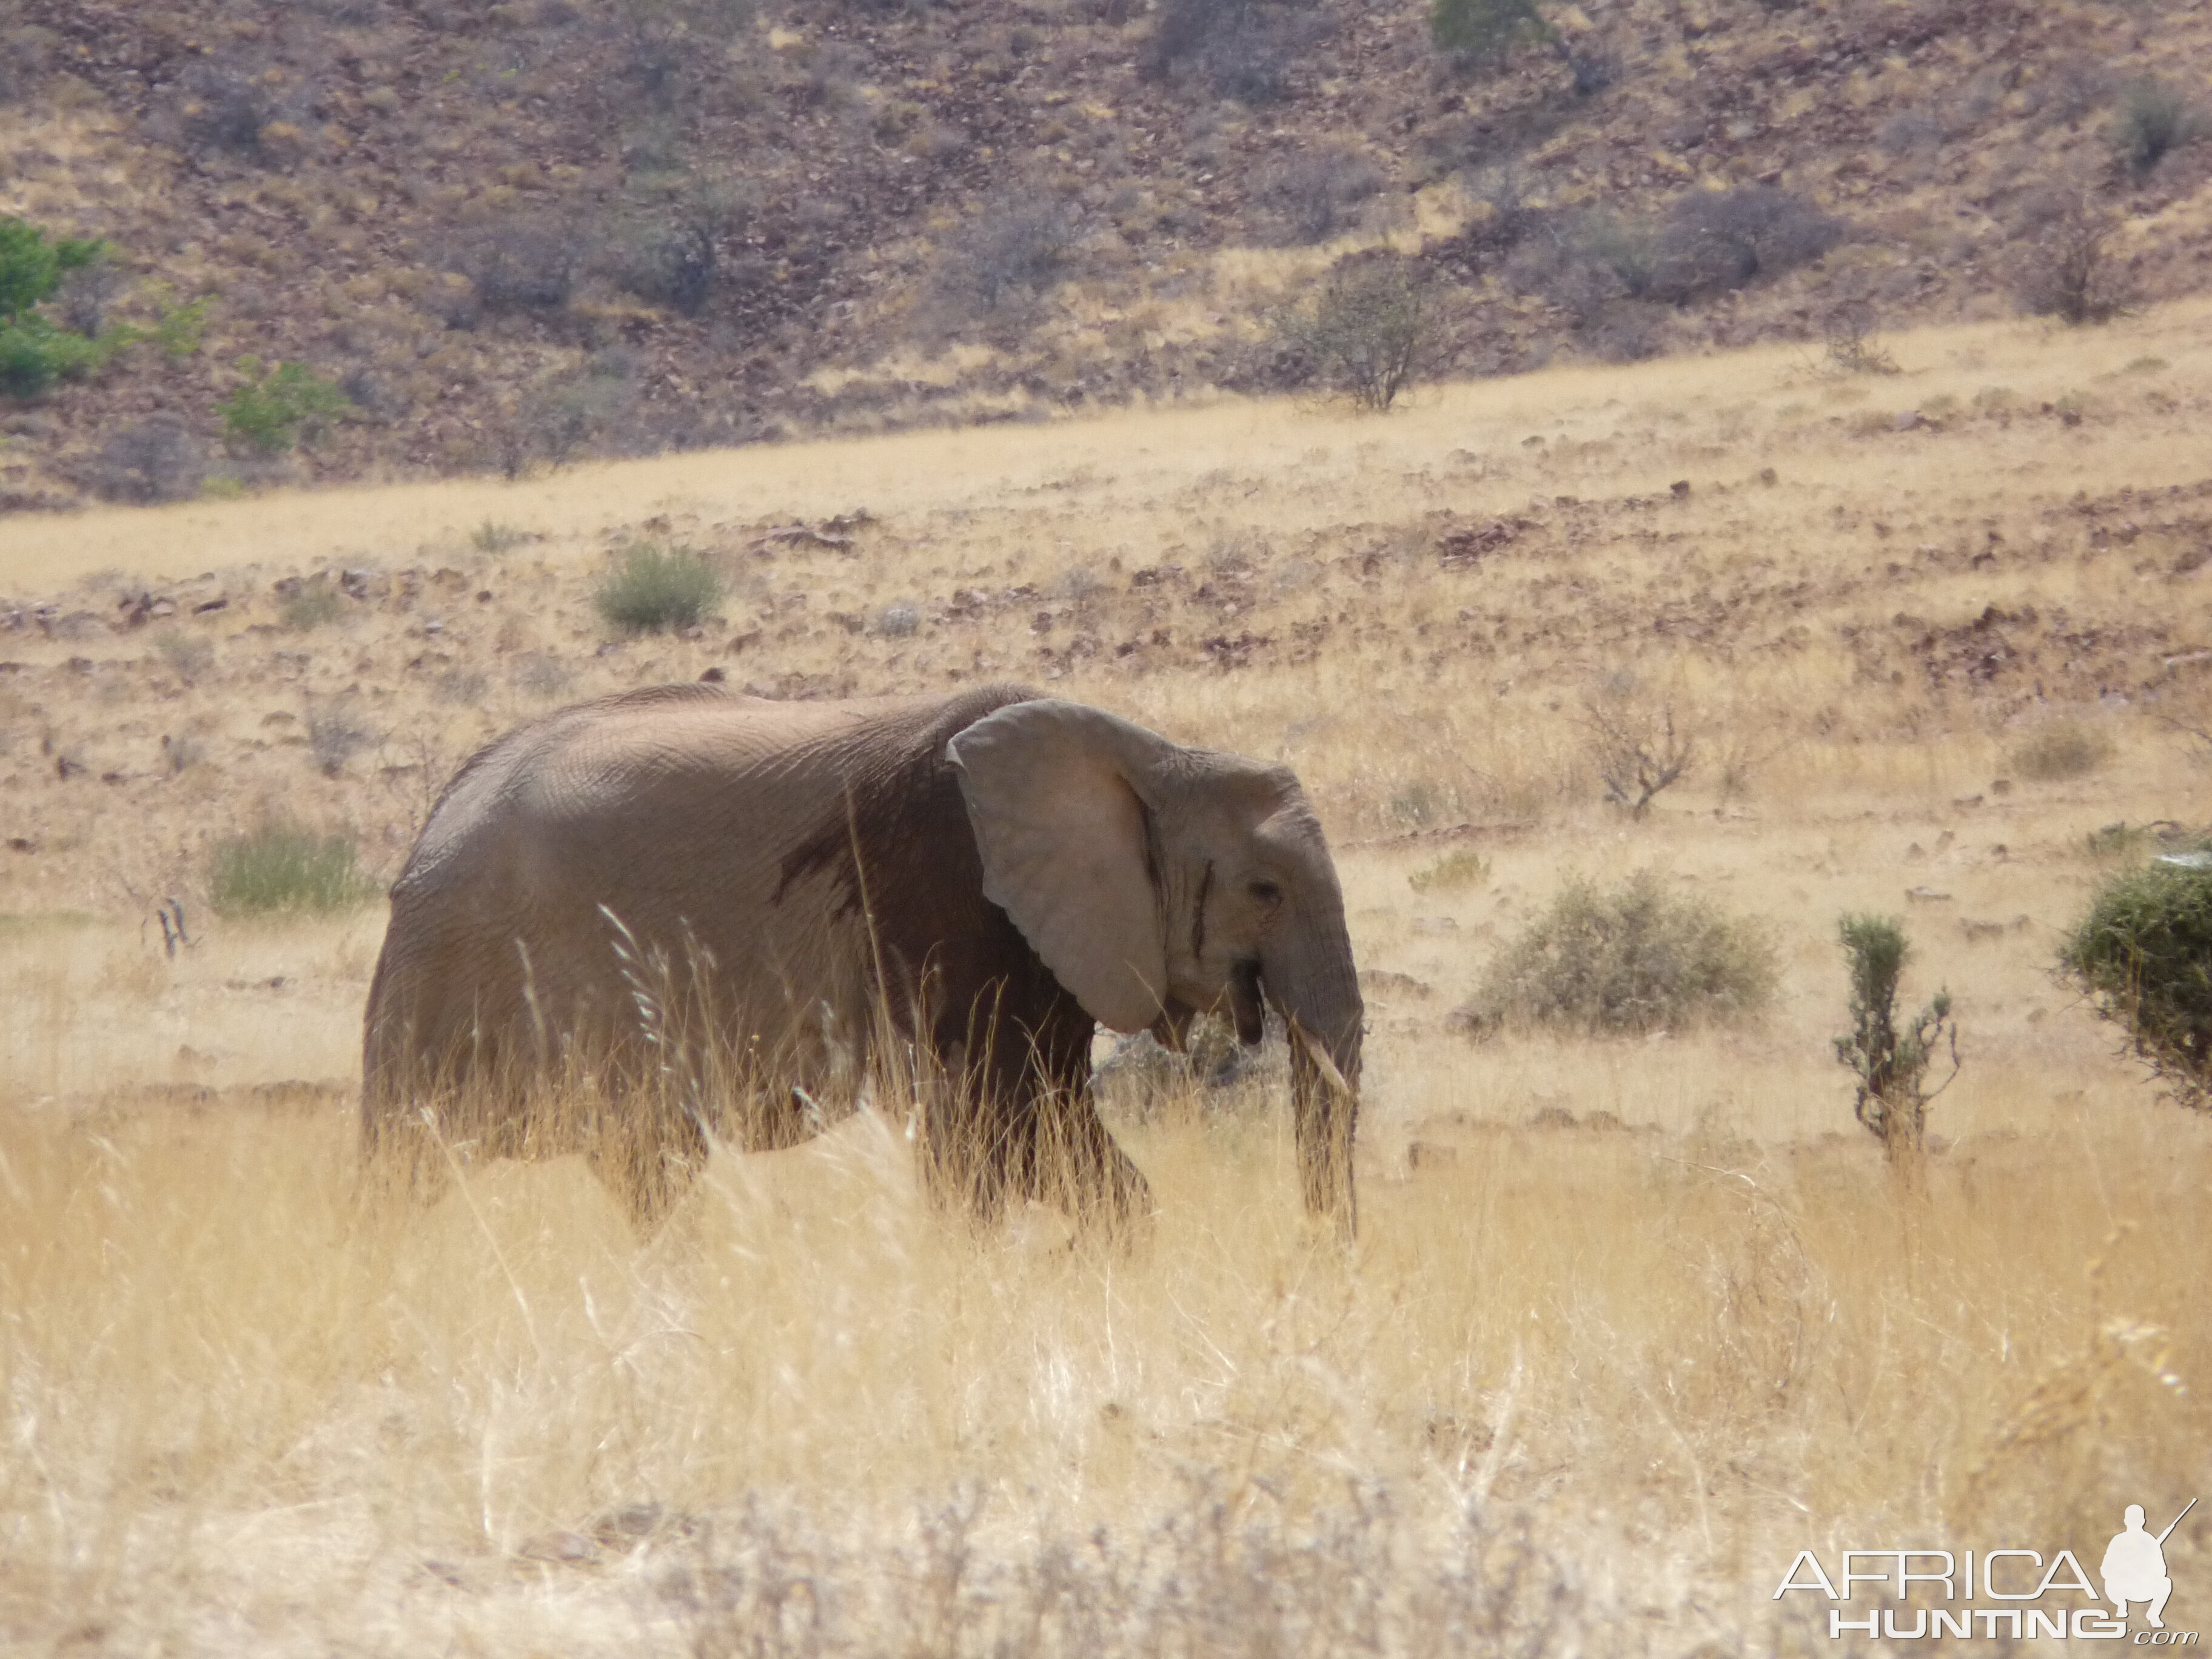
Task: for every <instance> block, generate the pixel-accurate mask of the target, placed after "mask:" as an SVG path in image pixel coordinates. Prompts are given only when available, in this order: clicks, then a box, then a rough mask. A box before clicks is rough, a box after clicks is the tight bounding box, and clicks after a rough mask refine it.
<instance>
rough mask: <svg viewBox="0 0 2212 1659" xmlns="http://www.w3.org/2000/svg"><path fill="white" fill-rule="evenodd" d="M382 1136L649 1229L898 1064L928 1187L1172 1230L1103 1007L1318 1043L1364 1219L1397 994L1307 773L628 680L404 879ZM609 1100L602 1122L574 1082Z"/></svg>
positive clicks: (371, 1082) (1085, 709) (498, 751)
mask: <svg viewBox="0 0 2212 1659" xmlns="http://www.w3.org/2000/svg"><path fill="white" fill-rule="evenodd" d="M391 904H392V915H391V922H390V926H389V927H388V930H387V932H386V938H385V941H384V947H383V951H382V952H381V954H380V957H379V959H378V962H377V965H376V972H375V976H374V980H373V981H372V983H371V986H370V989H369V994H368V1009H367V1013H366V1018H365V1020H364V1036H363V1054H362V1076H363V1090H362V1139H363V1146H364V1151H365V1153H366V1154H367V1156H368V1160H369V1162H370V1164H371V1166H372V1167H374V1166H375V1164H377V1163H378V1161H379V1160H385V1161H386V1164H387V1165H388V1162H389V1155H391V1154H393V1153H395V1152H404V1153H405V1155H406V1167H407V1168H408V1169H409V1170H410V1171H411V1172H412V1174H413V1176H414V1177H415V1178H416V1179H417V1180H425V1179H427V1180H428V1181H431V1182H436V1181H437V1180H439V1179H441V1176H440V1174H439V1171H441V1170H443V1169H444V1168H446V1167H447V1164H450V1162H451V1161H452V1159H453V1158H454V1157H455V1156H457V1155H458V1154H457V1152H456V1151H455V1149H456V1148H457V1147H465V1148H467V1149H469V1150H471V1151H473V1152H478V1153H482V1154H485V1155H490V1156H501V1155H507V1156H537V1155H550V1154H552V1153H556V1152H568V1151H584V1152H586V1153H587V1154H590V1155H591V1156H592V1157H593V1158H594V1159H595V1160H596V1166H597V1168H598V1170H599V1173H600V1175H601V1176H603V1177H604V1178H605V1179H606V1181H607V1182H608V1184H609V1185H610V1186H611V1187H613V1188H615V1189H616V1191H617V1194H618V1195H620V1196H622V1197H623V1198H624V1199H626V1200H627V1201H628V1202H629V1206H630V1208H631V1212H632V1215H633V1218H634V1219H635V1221H636V1223H637V1224H638V1225H639V1226H640V1228H641V1230H644V1231H651V1229H652V1228H653V1226H654V1225H657V1223H658V1221H659V1218H660V1217H661V1216H662V1215H664V1214H665V1212H666V1210H667V1208H668V1207H669V1206H670V1205H671V1203H672V1202H673V1201H674V1200H675V1199H676V1198H677V1197H678V1196H680V1194H682V1192H683V1191H684V1189H685V1188H686V1187H687V1185H688V1183H689V1182H690V1177H691V1176H692V1175H693V1173H694V1172H696V1170H697V1169H698V1168H699V1167H700V1165H701V1164H703V1162H704V1160H705V1158H706V1156H707V1154H708V1151H709V1149H710V1147H711V1146H713V1145H714V1144H717V1143H720V1144H723V1145H728V1146H735V1147H737V1148H738V1149H739V1150H743V1151H749V1152H758V1151H769V1150H775V1149H778V1148H781V1147H785V1146H793V1145H795V1144H797V1143H799V1142H800V1141H802V1140H804V1139H807V1138H808V1137H810V1136H811V1135H812V1134H814V1133H817V1132H818V1131H820V1130H821V1129H823V1128H824V1127H827V1126H828V1125H829V1123H831V1122H833V1121H837V1120H838V1119H840V1118H842V1117H843V1116H845V1115H848V1114H849V1113H851V1112H853V1111H854V1110H857V1109H860V1106H861V1105H862V1104H863V1103H866V1100H867V1099H868V1097H869V1092H870V1090H871V1088H874V1089H875V1090H876V1091H877V1093H876V1096H875V1097H876V1098H877V1099H878V1101H880V1100H882V1099H883V1098H884V1085H890V1086H891V1087H892V1088H893V1089H894V1090H896V1092H897V1093H898V1094H899V1095H900V1096H902V1097H905V1098H909V1099H911V1100H912V1101H913V1102H914V1103H915V1105H914V1108H913V1109H912V1112H911V1115H910V1116H909V1119H908V1135H909V1138H911V1139H914V1140H915V1142H916V1152H917V1156H918V1158H919V1161H920V1164H921V1172H922V1174H923V1176H924V1177H925V1182H926V1185H927V1187H928V1188H929V1189H930V1190H931V1191H932V1192H933V1194H934V1195H936V1196H937V1197H938V1198H939V1199H940V1200H943V1201H945V1203H947V1204H949V1205H951V1206H953V1207H956V1208H957V1207H959V1206H965V1208H966V1210H967V1211H968V1212H969V1213H970V1214H971V1215H972V1216H973V1217H974V1218H975V1219H977V1220H978V1221H981V1222H987V1221H988V1220H990V1219H991V1218H993V1217H994V1216H995V1215H997V1214H998V1213H1000V1212H1001V1210H1002V1209H1003V1207H1004V1206H1005V1205H1006V1203H1007V1202H1008V1201H1009V1200H1013V1201H1019V1200H1024V1199H1030V1198H1034V1199H1037V1200H1042V1201H1046V1202H1056V1203H1060V1204H1062V1205H1063V1206H1065V1207H1066V1208H1067V1209H1068V1210H1069V1211H1070V1212H1072V1214H1073V1216H1074V1217H1075V1218H1076V1219H1077V1220H1078V1221H1079V1223H1085V1224H1088V1223H1091V1222H1103V1224H1105V1225H1109V1226H1124V1225H1129V1224H1132V1223H1141V1222H1142V1221H1144V1220H1145V1219H1146V1218H1149V1217H1150V1215H1151V1214H1152V1203H1151V1196H1150V1189H1149V1188H1148V1186H1147V1184H1146V1181H1145V1178H1144V1176H1142V1175H1141V1174H1140V1173H1139V1171H1138V1170H1137V1168H1136V1166H1135V1165H1134V1164H1133V1163H1132V1162H1131V1161H1130V1159H1129V1158H1127V1155H1126V1154H1124V1153H1123V1152H1122V1151H1121V1148H1120V1147H1119V1146H1116V1145H1115V1141H1114V1139H1113V1137H1112V1135H1111V1133H1109V1130H1108V1129H1107V1127H1106V1126H1105V1124H1104V1123H1103V1121H1102V1120H1101V1119H1100V1117H1099V1115H1098V1113H1097V1107H1096V1104H1095V1102H1094V1100H1093V1097H1092V1094H1091V1047H1092V1042H1093V1038H1094V1036H1095V1035H1096V1032H1097V1027H1099V1026H1101V1025H1103V1026H1105V1027H1107V1028H1109V1030H1114V1031H1119V1032H1134V1031H1138V1030H1151V1031H1152V1032H1153V1033H1154V1035H1155V1036H1158V1037H1159V1038H1160V1040H1161V1041H1163V1042H1167V1043H1169V1044H1170V1046H1173V1047H1180V1046H1181V1043H1182V1037H1183V1035H1184V1033H1185V1031H1186V1030H1188V1025H1189V1023H1190V1021H1191V1020H1192V1019H1193V1018H1194V1017H1195V1016H1196V1015H1198V1014H1200V1013H1201V1012H1209V1011H1218V1012H1224V1013H1225V1014H1227V1015H1228V1016H1230V1017H1231V1018H1233V1019H1234V1022H1235V1024H1236V1029H1237V1035H1238V1037H1239V1039H1240V1040H1241V1041H1242V1042H1243V1043H1245V1044H1247V1045H1250V1044H1254V1043H1256V1042H1259V1040H1260V1038H1261V1032H1262V1023H1263V1020H1264V1018H1265V1013H1266V1009H1267V1007H1269V1006H1272V1007H1273V1008H1274V1009H1275V1010H1276V1011H1277V1012H1279V1014H1280V1016H1281V1017H1282V1019H1283V1021H1284V1022H1285V1029H1286V1030H1287V1032H1288V1035H1289V1044H1290V1050H1291V1096H1292V1106H1293V1113H1294V1127H1295V1141H1296V1148H1297V1161H1298V1166H1299V1170H1300V1176H1301V1181H1302V1185H1303V1188H1304V1202H1305V1205H1306V1206H1307V1209H1308V1210H1309V1211H1310V1212H1311V1213H1312V1214H1313V1215H1314V1216H1315V1217H1316V1219H1317V1220H1319V1221H1320V1222H1322V1224H1323V1225H1333V1226H1334V1228H1335V1230H1336V1231H1338V1232H1339V1233H1340V1234H1341V1235H1342V1236H1344V1237H1350V1236H1351V1235H1352V1231H1353V1228H1354V1226H1355V1225H1356V1219H1357V1217H1356V1209H1355V1200H1354V1192H1353V1184H1352V1141H1353V1135H1354V1132H1355V1128H1356V1124H1357V1119H1358V1080H1359V1072H1360V1045H1361V1040H1362V1032H1363V1019H1364V1010H1363V1008H1362V1006H1361V1001H1360V995H1359V988H1358V975H1357V974H1356V972H1355V969H1354V967H1353V963H1352V948H1351V944H1350V940H1349V938H1348V936H1347V934H1346V927H1345V917H1344V900H1343V894H1342V891H1341V889H1340V886H1339V884H1338V881H1337V876H1336V871H1335V866H1334V863H1333V862H1332V860H1331V859H1330V856H1329V853H1328V845H1327V843H1326V842H1325V841H1324V839H1323V837H1322V829H1321V824H1320V823H1319V821H1318V820H1317V819H1316V817H1315V815H1314V812H1313V810H1312V808H1311V807H1310V805H1309V804H1308V802H1307V800H1306V797H1305V794H1304V791H1303V790H1302V789H1301V787H1299V784H1298V781H1297V778H1296V777H1295V776H1293V775H1292V774H1291V772H1290V771H1289V769H1286V768H1284V767H1281V766H1271V765H1266V764H1262V763H1259V762H1256V761H1252V760H1247V759H1243V758H1241V757H1237V756H1233V755H1228V754H1221V753H1217V752H1214V751H1212V750H1204V749H1196V748H1187V747H1184V746H1182V745H1180V744H1176V743H1173V742H1170V740H1169V739H1167V738H1164V737H1161V736H1160V735H1158V733H1156V732H1151V731H1148V730H1146V728H1145V727H1143V726H1137V725H1134V724H1133V723H1131V722H1130V721H1128V720H1123V719H1121V718H1120V717H1118V716H1116V715H1114V714H1108V713H1106V712H1105V711H1103V710H1102V709H1098V708H1091V707H1089V706H1086V705H1085V704H1081V703H1077V702H1066V701H1062V700H1060V699H1056V698H1053V697H1048V696H1042V695H1041V694H1039V693H1038V692H1036V691H1034V690H1030V689H1029V688H1026V687H1024V686H1019V685H986V686H981V687H975V688H971V689H968V690H961V691H958V692H957V693H954V694H951V695H941V696H921V697H906V698H887V699H870V700H865V701H848V702H777V701H771V700H767V699H762V698H756V697H751V696H741V695H738V694H736V693H734V692H732V691H729V690H726V689H725V688H723V687H721V686H720V685H718V684H688V685H675V686H664V687H658V688H654V689H650V690H636V691H630V692H625V693H622V694H619V695H617V696H608V697H604V698H601V699H599V700H598V701H596V702H586V703H582V704H579V705H577V706H575V707H573V708H566V709H563V710H561V711H559V712H557V713H555V714H549V715H546V716H544V717H543V718H541V719H539V720H535V721H532V723H530V724H528V725H526V726H521V727H519V728H518V729H516V730H515V731H513V732H509V733H508V734H507V736H506V737H504V738H501V739H499V740H498V741H496V742H495V743H493V744H491V745H490V746H489V747H488V748H486V749H484V750H483V751H481V752H480V753H478V754H477V756H476V757H474V758H472V759H471V760H470V761H469V762H468V763H466V764H465V766H463V768H462V769H460V771H459V773H457V774H456V775H455V776H454V777H453V781H451V782H450V783H449V784H447V787H446V788H445V790H444V792H443V793H442V794H441V796H440V798H439V799H438V800H437V802H436V804H435V806H434V807H433V808H432V810H431V812H430V815H429V817H428V822H427V823H426V824H425V826H424V828H423V829H422V835H421V837H420V839H419V840H418V841H417V842H416V846H415V848H414V849H413V851H412V853H411V854H410V856H409V858H408V860H407V863H406V865H405V866H404V869H403V871H402V872H401V873H400V876H399V878H398V881H397V882H396V883H395V884H393V886H392V890H391ZM578 1100H583V1101H586V1103H587V1104H586V1106H584V1107H578V1106H577V1105H576V1104H575V1103H576V1102H577V1101H578Z"/></svg>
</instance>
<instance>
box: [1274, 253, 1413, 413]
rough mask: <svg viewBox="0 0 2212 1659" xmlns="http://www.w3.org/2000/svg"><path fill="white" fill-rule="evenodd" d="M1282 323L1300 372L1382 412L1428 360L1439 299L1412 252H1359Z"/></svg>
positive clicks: (1358, 405)
mask: <svg viewBox="0 0 2212 1659" xmlns="http://www.w3.org/2000/svg"><path fill="white" fill-rule="evenodd" d="M1282 331H1283V333H1284V334H1285V337H1287V339H1288V340H1289V341H1290V343H1291V347H1292V349H1293V351H1294V352H1295V354H1296V356H1297V360H1298V362H1297V367H1296V368H1294V369H1293V370H1292V373H1293V374H1294V376H1295V377H1296V378H1297V380H1300V381H1301V382H1302V383H1304V384H1306V385H1310V386H1321V387H1323V388H1325V389H1326V390H1328V391H1330V392H1335V393H1337V394H1339V395H1340V396H1341V397H1343V398H1346V399H1348V400H1349V401H1350V402H1351V404H1352V407H1354V408H1355V409H1363V410H1369V411H1370V412H1373V413H1375V414H1382V413H1383V412H1384V411H1386V410H1389V407H1390V405H1391V404H1394V403H1395V402H1396V401H1397V399H1398V394H1399V393H1400V392H1403V391H1405V390H1406V388H1407V386H1411V385H1412V384H1413V382H1414V381H1415V380H1417V379H1419V376H1420V374H1421V373H1422V371H1423V369H1424V368H1425V366H1426V363H1425V360H1426V357H1427V355H1428V353H1429V352H1430V350H1431V349H1432V347H1433V345H1434V343H1435V337H1436V332H1437V329H1436V303H1435V300H1434V298H1433V296H1432V295H1431V293H1430V291H1429V287H1428V283H1427V281H1426V279H1425V276H1424V275H1423V274H1422V272H1421V271H1420V270H1419V269H1418V268H1417V267H1416V266H1415V265H1414V264H1413V262H1412V261H1411V260H1409V259H1407V258H1402V257H1401V256H1400V255H1397V254H1394V253H1385V254H1357V255H1353V256H1352V257H1351V258H1345V259H1340V260H1339V261H1338V262H1337V264H1335V265H1334V267H1332V268H1331V270H1330V271H1329V273H1328V279H1327V280H1326V281H1325V282H1324V283H1323V284H1322V289H1321V292H1320V293H1319V294H1318V295H1316V296H1315V298H1314V301H1313V302H1312V305H1311V307H1310V309H1309V310H1307V311H1305V312H1304V313H1299V314H1297V315H1294V316H1292V317H1291V318H1290V319H1286V320H1285V323H1284V324H1283V325H1282Z"/></svg>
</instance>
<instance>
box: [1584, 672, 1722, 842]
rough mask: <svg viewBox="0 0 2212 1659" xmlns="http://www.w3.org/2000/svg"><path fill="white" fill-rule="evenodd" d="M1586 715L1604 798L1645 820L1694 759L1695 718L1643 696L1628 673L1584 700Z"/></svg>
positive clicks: (1635, 816) (1686, 771) (1687, 771)
mask: <svg viewBox="0 0 2212 1659" xmlns="http://www.w3.org/2000/svg"><path fill="white" fill-rule="evenodd" d="M1582 718H1583V728H1584V730H1585V731H1586V732H1588V733H1589V749H1590V758H1591V760H1592V761H1593V762H1594V763H1595V764H1596V767H1597V774H1598V776H1599V777H1600V778H1601V779H1602V780H1603V781H1604V783H1605V798H1606V799H1607V800H1608V801H1610V802H1611V803H1612V804H1613V805H1616V806H1622V807H1626V809H1627V810H1628V815H1629V817H1632V818H1638V819H1641V818H1642V817H1644V814H1645V813H1647V812H1648V811H1650V809H1651V803H1652V802H1653V801H1654V800H1656V799H1657V798H1658V797H1659V795H1660V794H1661V793H1662V792H1664V791H1666V790H1668V789H1670V788H1672V787H1674V785H1675V784H1677V783H1679V782H1680V781H1682V779H1683V778H1684V777H1685V776H1686V775H1688V773H1689V771H1690V769H1691V767H1692V765H1693V764H1694V763H1696V760H1697V755H1698V740H1697V737H1696V735H1695V732H1693V730H1692V724H1691V722H1690V721H1688V720H1683V721H1680V723H1678V722H1677V720H1676V719H1675V714H1674V703H1673V702H1667V701H1662V702H1656V703H1655V702H1651V701H1650V700H1649V699H1647V698H1645V697H1644V696H1641V695H1640V691H1639V688H1638V686H1637V684H1636V683H1635V681H1634V680H1633V679H1632V678H1629V677H1626V676H1616V677H1614V678H1613V679H1612V680H1610V681H1608V682H1607V684H1606V685H1605V686H1603V687H1602V688H1601V689H1600V690H1598V691H1597V692H1596V693H1595V694H1594V695H1593V696H1589V697H1587V698H1585V699H1584V700H1583V717H1582Z"/></svg>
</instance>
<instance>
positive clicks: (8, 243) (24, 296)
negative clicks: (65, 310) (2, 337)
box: [0, 214, 107, 323]
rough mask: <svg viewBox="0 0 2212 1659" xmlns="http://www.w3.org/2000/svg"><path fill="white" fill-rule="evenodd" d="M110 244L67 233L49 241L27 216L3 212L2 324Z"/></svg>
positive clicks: (0, 253)
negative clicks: (79, 238) (68, 235)
mask: <svg viewBox="0 0 2212 1659" xmlns="http://www.w3.org/2000/svg"><path fill="white" fill-rule="evenodd" d="M106 253H107V244H106V243H105V242H100V241H82V240H75V239H72V238H70V237H67V236H64V237H63V238H61V239H60V240H58V241H52V242H49V241H48V240H46V231H45V230H44V229H43V228H40V226H37V225H34V224H33V223H31V222H30V221H29V220H27V219H18V218H16V217H15V216H13V215H10V214H0V323H12V322H15V321H16V320H18V319H21V317H23V316H25V315H26V314H27V313H29V311H30V309H31V307H33V306H35V305H37V304H38V303H39V301H41V300H43V299H45V298H46V296H47V295H50V294H52V292H53V291H54V290H55V289H58V288H59V287H60V286H61V284H62V278H63V277H64V276H67V275H68V274H69V273H70V271H72V270H79V269H81V268H82V267H83V266H86V265H89V264H94V263H96V262H97V261H99V260H100V259H101V258H105V257H106Z"/></svg>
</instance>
